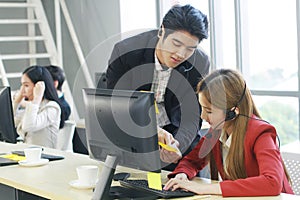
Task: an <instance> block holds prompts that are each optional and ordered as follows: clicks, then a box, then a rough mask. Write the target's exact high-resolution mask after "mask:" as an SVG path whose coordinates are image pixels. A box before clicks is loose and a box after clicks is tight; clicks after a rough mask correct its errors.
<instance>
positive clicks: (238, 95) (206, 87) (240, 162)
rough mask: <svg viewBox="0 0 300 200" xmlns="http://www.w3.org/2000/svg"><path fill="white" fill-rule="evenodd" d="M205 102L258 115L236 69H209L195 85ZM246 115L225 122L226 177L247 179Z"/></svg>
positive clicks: (249, 114) (248, 91)
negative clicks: (227, 143) (227, 134)
mask: <svg viewBox="0 0 300 200" xmlns="http://www.w3.org/2000/svg"><path fill="white" fill-rule="evenodd" d="M197 93H201V94H202V95H203V96H204V97H205V98H206V99H207V101H208V102H209V103H210V104H212V105H214V106H215V107H217V108H219V109H223V110H224V112H225V113H227V112H228V111H235V109H236V108H238V110H239V114H242V115H245V116H250V117H251V116H252V114H255V115H256V116H257V117H259V118H260V114H259V113H258V110H257V108H256V106H255V104H254V102H253V99H252V96H251V93H250V90H249V89H248V88H247V86H246V83H245V80H244V79H243V77H242V75H241V74H240V73H239V72H238V71H235V70H231V69H219V70H215V71H213V72H211V73H210V74H209V75H208V76H207V77H205V78H204V79H203V80H202V81H200V83H199V84H198V87H197ZM248 120H249V118H248V117H235V118H233V119H232V120H228V121H226V123H225V124H224V128H225V129H226V128H227V127H229V126H232V133H231V134H232V140H231V146H230V149H229V152H228V155H227V158H226V161H225V162H226V166H227V169H226V172H227V177H226V178H228V179H231V180H236V179H239V178H246V177H247V174H246V170H245V162H244V142H241V141H244V139H245V134H246V130H247V124H248Z"/></svg>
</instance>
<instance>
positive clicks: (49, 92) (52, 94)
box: [23, 65, 65, 128]
mask: <svg viewBox="0 0 300 200" xmlns="http://www.w3.org/2000/svg"><path fill="white" fill-rule="evenodd" d="M23 74H26V75H27V76H28V78H29V79H30V80H31V81H32V82H33V83H34V84H36V83H37V82H38V81H44V83H45V92H44V98H45V99H48V100H50V101H55V102H56V103H58V104H59V106H60V108H61V104H60V102H59V99H58V95H57V92H56V89H55V87H54V83H53V79H52V76H51V74H50V72H49V71H48V70H47V69H46V68H45V67H41V66H38V65H34V66H30V67H28V68H27V69H25V70H24V72H23ZM63 115H64V112H61V115H60V119H61V120H60V125H59V128H63V127H64V124H65V121H64V120H63V119H64V116H63Z"/></svg>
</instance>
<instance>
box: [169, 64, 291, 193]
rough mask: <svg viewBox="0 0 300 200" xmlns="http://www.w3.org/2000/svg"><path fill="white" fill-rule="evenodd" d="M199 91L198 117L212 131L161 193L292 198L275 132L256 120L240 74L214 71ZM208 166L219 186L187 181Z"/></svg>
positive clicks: (254, 109) (260, 120)
mask: <svg viewBox="0 0 300 200" xmlns="http://www.w3.org/2000/svg"><path fill="white" fill-rule="evenodd" d="M197 92H198V95H199V103H200V104H201V107H202V113H201V118H202V119H204V120H206V121H207V122H208V123H209V124H210V126H211V128H210V130H209V132H208V133H207V134H206V135H205V136H204V137H202V138H201V140H200V141H199V143H198V144H197V146H196V147H195V148H194V149H193V151H191V152H190V153H189V154H188V155H187V156H185V157H184V158H183V159H182V160H181V161H180V162H179V164H178V166H177V167H176V169H175V170H174V171H173V172H172V173H170V174H169V175H168V177H169V178H170V180H169V181H168V182H167V183H166V184H165V187H164V189H165V190H169V189H172V190H176V189H178V188H182V189H185V190H188V191H191V192H194V193H197V194H219V195H222V196H224V197H227V196H272V195H279V194H280V193H281V192H283V193H290V194H293V191H292V189H291V186H290V178H289V175H288V174H287V171H286V169H285V166H284V164H283V161H282V158H281V155H280V151H279V147H278V144H277V140H276V139H277V133H276V130H275V128H274V127H273V126H272V125H271V124H269V123H268V122H266V121H264V120H263V119H261V118H260V115H259V113H258V110H257V108H256V106H255V104H254V102H253V99H252V96H251V93H250V90H249V89H248V88H247V86H246V83H245V81H244V79H243V77H242V76H241V75H240V73H238V72H237V71H234V70H230V69H220V70H216V71H214V72H212V73H211V74H209V75H208V76H207V77H206V78H205V79H203V80H202V81H201V82H200V83H199V84H198V91H197ZM208 163H209V164H210V168H211V178H212V179H213V180H219V182H217V183H212V184H199V183H196V182H194V181H189V180H190V179H192V178H193V177H195V176H196V175H197V173H198V172H199V171H200V170H201V169H203V168H204V167H205V166H206V165H207V164H208Z"/></svg>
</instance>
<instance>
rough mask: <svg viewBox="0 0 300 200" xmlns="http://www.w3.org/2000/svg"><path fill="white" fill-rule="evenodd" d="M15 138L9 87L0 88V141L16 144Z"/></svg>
mask: <svg viewBox="0 0 300 200" xmlns="http://www.w3.org/2000/svg"><path fill="white" fill-rule="evenodd" d="M17 137H18V135H17V132H16V128H15V123H14V114H13V108H12V99H11V92H10V87H5V86H4V87H3V86H0V141H3V142H9V143H16V142H17Z"/></svg>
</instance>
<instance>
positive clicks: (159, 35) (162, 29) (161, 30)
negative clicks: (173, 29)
mask: <svg viewBox="0 0 300 200" xmlns="http://www.w3.org/2000/svg"><path fill="white" fill-rule="evenodd" d="M164 33H165V28H164V26H163V25H161V26H160V28H159V30H158V37H159V38H160V37H162V36H163V35H164Z"/></svg>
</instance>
